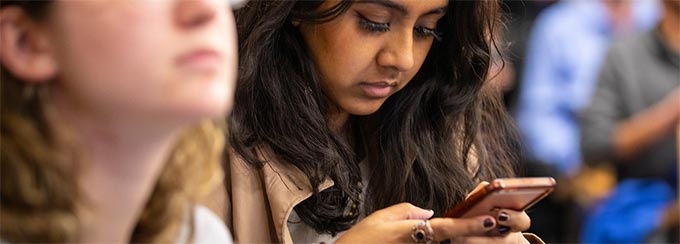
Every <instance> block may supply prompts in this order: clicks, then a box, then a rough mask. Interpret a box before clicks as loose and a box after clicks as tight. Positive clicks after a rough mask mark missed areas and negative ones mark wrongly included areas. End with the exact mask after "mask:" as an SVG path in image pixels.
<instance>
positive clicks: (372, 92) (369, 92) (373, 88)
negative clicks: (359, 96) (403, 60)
mask: <svg viewBox="0 0 680 244" xmlns="http://www.w3.org/2000/svg"><path fill="white" fill-rule="evenodd" d="M396 85H397V83H396V82H384V81H381V82H361V83H359V87H360V88H361V90H362V91H363V92H364V94H365V95H366V96H367V97H370V98H386V97H388V96H389V95H390V92H392V89H394V87H396Z"/></svg>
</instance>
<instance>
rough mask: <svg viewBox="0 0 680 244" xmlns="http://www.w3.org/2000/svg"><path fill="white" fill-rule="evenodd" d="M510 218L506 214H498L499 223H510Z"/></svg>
mask: <svg viewBox="0 0 680 244" xmlns="http://www.w3.org/2000/svg"><path fill="white" fill-rule="evenodd" d="M509 218H510V215H508V214H507V213H506V212H501V213H500V214H498V220H499V221H508V219H509Z"/></svg>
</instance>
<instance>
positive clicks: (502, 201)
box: [444, 177, 556, 218]
mask: <svg viewBox="0 0 680 244" xmlns="http://www.w3.org/2000/svg"><path fill="white" fill-rule="evenodd" d="M555 184H556V182H555V179H553V178H552V177H525V178H501V179H496V180H494V181H492V182H490V184H489V185H487V186H486V187H484V188H482V189H481V190H479V191H475V192H473V193H472V194H471V195H470V196H469V197H468V198H467V199H465V200H464V201H462V202H460V203H458V204H456V205H455V206H454V207H453V208H452V209H451V210H449V211H448V212H446V213H445V214H444V217H451V218H465V217H473V216H478V215H484V214H493V212H494V211H495V210H497V209H512V210H517V211H524V210H526V209H528V208H530V207H531V206H532V205H534V204H535V203H537V202H538V201H540V200H541V199H543V198H544V197H546V196H547V195H548V194H550V192H552V190H553V189H554V188H555Z"/></svg>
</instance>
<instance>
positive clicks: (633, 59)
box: [605, 31, 655, 66]
mask: <svg viewBox="0 0 680 244" xmlns="http://www.w3.org/2000/svg"><path fill="white" fill-rule="evenodd" d="M654 35H655V32H654V31H645V32H639V33H635V34H633V35H628V36H625V37H623V38H620V39H617V40H615V41H614V42H613V43H612V45H611V47H610V48H609V51H608V53H607V57H606V61H605V65H609V66H611V65H616V64H617V63H628V64H631V63H638V62H643V61H646V60H645V58H646V57H648V56H650V54H651V53H653V52H654V48H655V43H654V42H655V40H654Z"/></svg>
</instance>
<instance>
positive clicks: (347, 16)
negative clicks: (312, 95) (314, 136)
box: [294, 0, 530, 243]
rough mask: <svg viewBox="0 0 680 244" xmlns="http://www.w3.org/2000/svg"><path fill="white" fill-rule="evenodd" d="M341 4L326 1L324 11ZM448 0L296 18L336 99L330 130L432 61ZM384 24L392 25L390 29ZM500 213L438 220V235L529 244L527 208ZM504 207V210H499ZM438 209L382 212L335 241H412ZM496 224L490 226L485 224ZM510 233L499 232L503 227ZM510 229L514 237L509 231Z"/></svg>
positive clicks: (399, 0)
mask: <svg viewBox="0 0 680 244" xmlns="http://www.w3.org/2000/svg"><path fill="white" fill-rule="evenodd" d="M337 3H338V1H336V0H332V1H326V2H324V3H323V4H322V6H321V7H320V8H321V9H325V8H330V7H332V6H334V5H336V4H337ZM447 5H448V1H446V0H430V1H409V0H389V1H370V2H357V3H355V4H353V5H352V6H351V7H350V8H349V10H347V11H346V12H344V13H343V14H341V15H339V16H338V17H337V18H335V19H333V20H331V21H328V22H324V23H294V24H295V25H296V26H297V27H298V28H299V30H300V32H301V34H302V36H303V39H304V41H305V43H306V44H307V46H308V48H309V51H310V53H311V56H312V59H313V61H314V64H315V67H316V70H317V72H318V74H319V77H320V79H321V88H322V91H323V92H324V94H325V95H326V96H327V98H328V100H329V101H330V103H331V109H330V112H329V114H328V115H327V116H328V117H329V128H331V129H332V130H334V131H336V132H337V133H339V134H344V133H345V128H346V124H347V119H348V118H349V116H350V115H368V114H372V113H374V112H376V111H377V110H378V109H379V108H380V106H382V104H383V103H384V102H385V100H386V99H387V98H388V97H389V96H391V95H392V94H394V93H396V92H399V91H400V90H401V89H402V88H404V86H406V85H407V84H408V82H410V81H411V79H412V78H413V77H414V76H415V74H416V73H417V72H418V70H419V69H420V67H421V65H422V64H423V62H424V61H425V58H426V56H427V53H428V52H429V50H430V48H431V47H432V43H433V41H435V39H436V38H435V36H434V35H433V31H432V30H434V29H435V28H436V25H437V21H438V20H439V19H440V18H442V17H443V16H444V14H445V9H446V7H447ZM385 26H389V27H388V28H385ZM500 212H504V213H505V214H507V216H508V218H507V219H505V218H503V219H505V220H504V221H500V220H496V218H497V217H498V216H479V217H474V218H466V219H453V218H434V219H431V220H430V224H431V226H432V228H433V229H434V233H435V240H436V241H443V240H447V239H452V240H455V241H456V242H476V241H482V242H486V243H490V242H493V243H522V242H526V240H525V239H524V238H523V237H522V235H521V233H519V231H522V230H526V229H527V228H528V227H529V225H530V219H529V217H528V216H527V215H526V213H524V212H517V211H511V210H501V211H500ZM500 212H499V214H500ZM432 214H433V213H432V212H431V211H428V210H423V209H420V208H418V207H415V206H413V205H410V204H408V203H403V204H398V205H395V206H392V207H389V208H386V209H383V210H380V211H377V212H375V213H373V214H371V215H370V216H368V217H367V218H365V219H363V220H362V221H361V222H359V223H358V224H357V225H356V226H354V227H353V228H351V229H350V230H349V231H347V232H346V233H345V234H344V235H343V236H342V237H341V238H340V239H339V240H337V242H336V243H372V242H398V243H404V242H412V241H413V240H412V239H411V237H410V235H411V233H412V231H411V228H412V227H413V226H414V225H415V224H417V223H418V222H420V221H421V220H425V219H429V218H430V217H432ZM485 220H487V222H491V223H492V224H491V225H490V226H488V225H487V226H486V227H485V226H484V222H485ZM501 225H502V226H506V227H507V228H508V229H509V231H508V232H505V233H503V234H500V233H498V229H497V228H498V227H500V226H501ZM508 233H509V234H508Z"/></svg>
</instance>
